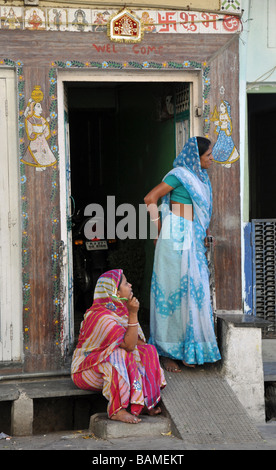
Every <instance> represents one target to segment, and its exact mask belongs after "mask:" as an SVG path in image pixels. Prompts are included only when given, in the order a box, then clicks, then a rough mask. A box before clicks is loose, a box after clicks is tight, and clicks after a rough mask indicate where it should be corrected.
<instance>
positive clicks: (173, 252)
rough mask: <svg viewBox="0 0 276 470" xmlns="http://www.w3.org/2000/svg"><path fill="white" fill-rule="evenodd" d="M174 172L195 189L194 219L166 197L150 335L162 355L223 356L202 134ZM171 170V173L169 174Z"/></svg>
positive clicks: (191, 360)
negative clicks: (209, 250) (213, 291)
mask: <svg viewBox="0 0 276 470" xmlns="http://www.w3.org/2000/svg"><path fill="white" fill-rule="evenodd" d="M173 166H174V169H173V170H171V171H170V172H169V173H168V174H167V175H174V176H175V177H177V178H178V180H179V181H180V182H181V183H182V184H183V185H184V186H185V188H186V189H187V191H188V192H189V194H190V196H191V199H192V202H193V211H194V219H193V221H189V220H187V219H184V218H183V217H178V216H176V215H175V214H173V213H172V212H171V210H170V193H169V194H167V195H166V196H165V197H164V198H163V199H162V212H161V216H162V229H161V232H160V235H159V238H158V240H157V243H156V249H155V258H154V266H153V274H152V282H151V300H150V307H151V313H150V339H149V342H150V343H151V344H153V345H154V346H155V347H156V349H157V351H158V353H159V354H160V355H161V356H166V357H170V358H172V359H177V360H184V361H185V362H186V363H188V364H203V363H204V362H215V361H218V360H219V359H221V356H220V353H219V350H218V346H217V342H216V337H215V332H214V322H213V312H212V305H211V298H210V287H209V270H208V263H207V259H206V255H205V252H206V248H205V246H204V240H205V237H206V229H207V228H208V226H209V223H210V219H211V213H212V188H211V183H210V180H209V177H208V174H207V171H206V170H202V168H201V165H200V158H199V153H198V146H197V140H196V137H192V138H191V139H189V140H188V142H187V143H186V144H185V146H184V147H183V149H182V151H181V153H180V154H179V155H178V157H177V158H176V159H175V161H174V164H173ZM167 175H166V176H167Z"/></svg>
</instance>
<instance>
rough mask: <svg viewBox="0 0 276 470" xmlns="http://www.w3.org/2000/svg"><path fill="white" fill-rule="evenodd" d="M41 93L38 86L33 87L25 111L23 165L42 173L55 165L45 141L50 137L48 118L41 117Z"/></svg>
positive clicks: (52, 155)
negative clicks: (27, 143)
mask: <svg viewBox="0 0 276 470" xmlns="http://www.w3.org/2000/svg"><path fill="white" fill-rule="evenodd" d="M43 97H44V95H43V92H42V91H41V88H40V86H39V85H37V86H35V87H34V89H33V91H32V95H31V98H30V99H29V102H28V105H27V108H26V109H25V112H24V116H25V130H26V134H27V137H28V140H29V145H28V147H27V151H26V153H25V155H24V157H23V158H22V159H21V161H22V162H23V163H26V164H27V165H30V166H34V167H36V171H43V170H45V169H46V168H47V167H48V166H52V165H54V164H55V163H56V158H55V156H54V154H53V152H52V151H51V149H50V148H49V145H48V142H47V140H48V139H49V138H50V137H51V131H50V125H49V122H50V117H47V118H46V119H45V118H44V117H43V116H42V112H43V110H42V106H41V102H42V101H43Z"/></svg>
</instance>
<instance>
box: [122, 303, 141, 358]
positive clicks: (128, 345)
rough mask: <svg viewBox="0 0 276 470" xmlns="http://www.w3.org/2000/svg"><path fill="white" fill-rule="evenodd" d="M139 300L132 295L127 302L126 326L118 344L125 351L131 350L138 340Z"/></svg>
mask: <svg viewBox="0 0 276 470" xmlns="http://www.w3.org/2000/svg"><path fill="white" fill-rule="evenodd" d="M139 306H140V304H139V301H138V300H137V299H136V297H132V299H130V300H129V301H128V302H127V308H128V325H129V326H128V328H127V330H126V332H125V336H124V339H123V341H122V343H121V344H120V346H119V347H120V348H122V349H125V350H126V351H133V350H134V348H135V346H136V345H137V342H138V310H139Z"/></svg>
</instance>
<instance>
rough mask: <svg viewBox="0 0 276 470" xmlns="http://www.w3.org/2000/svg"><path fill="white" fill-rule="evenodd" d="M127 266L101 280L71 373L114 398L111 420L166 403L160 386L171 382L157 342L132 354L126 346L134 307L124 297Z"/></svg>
mask: <svg viewBox="0 0 276 470" xmlns="http://www.w3.org/2000/svg"><path fill="white" fill-rule="evenodd" d="M121 275H122V270H120V269H118V270H112V271H108V272H107V273H104V274H103V275H102V276H101V277H100V278H99V279H98V282H97V285H96V288H95V293H94V302H93V305H92V307H91V308H90V309H88V310H87V312H86V314H85V316H84V320H83V322H82V324H81V329H80V335H79V340H78V344H77V347H76V349H75V351H74V354H73V359H72V366H71V376H72V380H73V382H74V383H75V385H77V387H79V388H81V389H85V390H94V391H102V393H103V395H104V397H105V398H106V399H107V400H108V416H109V417H110V418H111V417H112V416H113V415H115V414H116V413H118V411H119V410H120V409H122V408H127V407H128V406H129V405H130V410H131V413H132V414H135V415H138V414H140V413H141V411H142V410H143V408H144V406H146V407H147V408H148V409H152V408H154V407H155V406H156V404H157V403H158V402H159V401H160V398H161V396H160V390H161V388H163V387H164V386H165V385H166V382H165V378H164V374H163V370H162V369H161V368H160V364H159V359H158V354H157V351H156V349H155V347H154V346H152V345H149V344H146V343H145V337H144V333H143V331H142V329H141V327H140V325H139V326H138V334H139V338H140V339H141V340H142V342H143V343H142V344H139V345H137V346H136V347H135V349H134V351H131V352H128V351H126V350H125V349H122V348H120V344H121V343H122V341H123V339H124V335H125V333H126V330H127V325H128V310H127V308H126V306H125V304H124V303H123V302H122V301H121V300H120V299H119V298H118V297H116V296H117V290H118V286H119V282H120V278H121Z"/></svg>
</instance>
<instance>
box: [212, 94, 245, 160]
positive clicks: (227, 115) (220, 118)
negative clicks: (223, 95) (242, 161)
mask: <svg viewBox="0 0 276 470" xmlns="http://www.w3.org/2000/svg"><path fill="white" fill-rule="evenodd" d="M211 121H212V122H214V124H215V126H216V129H215V133H216V134H217V135H218V137H217V141H216V143H215V145H214V147H213V159H214V161H215V162H216V163H219V164H221V165H223V166H225V167H226V168H230V167H231V165H232V163H234V162H236V161H237V160H238V159H239V158H240V155H239V152H238V150H237V149H236V147H235V144H234V142H233V139H232V118H231V106H230V104H229V103H228V101H226V100H222V101H221V103H220V108H219V113H218V111H217V107H216V106H215V109H214V112H213V114H212V117H211Z"/></svg>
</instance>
